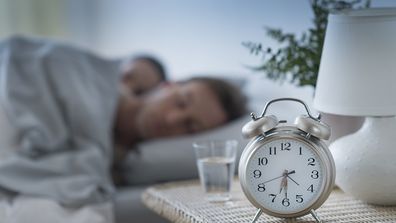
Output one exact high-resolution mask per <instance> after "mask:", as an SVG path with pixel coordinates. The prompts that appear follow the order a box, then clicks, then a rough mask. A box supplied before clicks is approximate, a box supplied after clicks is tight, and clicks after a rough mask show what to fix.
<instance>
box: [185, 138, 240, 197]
mask: <svg viewBox="0 0 396 223" xmlns="http://www.w3.org/2000/svg"><path fill="white" fill-rule="evenodd" d="M237 146H238V141H236V140H212V141H201V142H194V143H193V147H194V150H195V155H196V157H197V166H198V172H199V179H200V181H201V185H202V187H203V189H204V191H205V193H206V198H207V199H208V200H209V201H228V200H230V199H231V194H230V190H231V185H232V181H233V177H234V171H235V157H236V151H237Z"/></svg>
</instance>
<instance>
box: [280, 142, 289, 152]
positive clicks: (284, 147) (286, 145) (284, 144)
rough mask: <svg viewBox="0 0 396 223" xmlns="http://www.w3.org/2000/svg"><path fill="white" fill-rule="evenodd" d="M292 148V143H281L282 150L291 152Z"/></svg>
mask: <svg viewBox="0 0 396 223" xmlns="http://www.w3.org/2000/svg"><path fill="white" fill-rule="evenodd" d="M290 146H291V143H290V142H285V143H283V142H282V143H281V150H288V151H290V149H291V148H290Z"/></svg>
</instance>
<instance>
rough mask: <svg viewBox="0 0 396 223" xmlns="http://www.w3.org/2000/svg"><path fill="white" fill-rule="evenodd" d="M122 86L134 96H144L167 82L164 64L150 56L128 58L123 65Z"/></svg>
mask: <svg viewBox="0 0 396 223" xmlns="http://www.w3.org/2000/svg"><path fill="white" fill-rule="evenodd" d="M121 73H122V74H121V84H122V87H123V88H125V90H126V91H129V92H130V93H131V94H134V95H141V94H144V93H146V92H148V91H150V90H151V89H153V88H155V87H156V86H158V84H159V83H161V82H163V81H165V80H166V72H165V68H164V66H163V65H162V63H161V62H160V61H159V60H158V59H157V58H155V57H153V56H149V55H138V56H134V57H132V58H127V59H125V60H124V61H123V63H122V64H121Z"/></svg>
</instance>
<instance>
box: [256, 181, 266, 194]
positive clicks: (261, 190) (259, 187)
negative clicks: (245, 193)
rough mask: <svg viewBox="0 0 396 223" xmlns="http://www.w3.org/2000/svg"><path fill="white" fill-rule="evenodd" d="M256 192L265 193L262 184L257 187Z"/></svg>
mask: <svg viewBox="0 0 396 223" xmlns="http://www.w3.org/2000/svg"><path fill="white" fill-rule="evenodd" d="M257 190H258V191H260V192H264V191H265V185H264V184H263V183H261V184H259V185H257Z"/></svg>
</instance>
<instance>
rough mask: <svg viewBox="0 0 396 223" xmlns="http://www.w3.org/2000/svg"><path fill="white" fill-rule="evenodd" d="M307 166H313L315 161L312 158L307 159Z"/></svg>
mask: <svg viewBox="0 0 396 223" xmlns="http://www.w3.org/2000/svg"><path fill="white" fill-rule="evenodd" d="M308 166H315V159H314V158H309V159H308Z"/></svg>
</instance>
